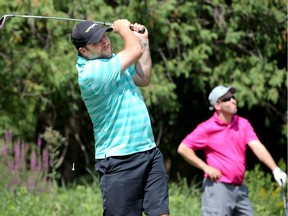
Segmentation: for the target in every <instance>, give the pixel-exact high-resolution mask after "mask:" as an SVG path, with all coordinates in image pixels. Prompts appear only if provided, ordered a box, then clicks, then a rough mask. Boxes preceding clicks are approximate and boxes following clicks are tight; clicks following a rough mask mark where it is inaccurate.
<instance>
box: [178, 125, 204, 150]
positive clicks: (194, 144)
mask: <svg viewBox="0 0 288 216" xmlns="http://www.w3.org/2000/svg"><path fill="white" fill-rule="evenodd" d="M182 143H183V144H185V145H186V146H187V147H188V148H191V149H193V150H199V149H202V148H204V147H205V146H206V144H207V132H206V131H205V129H204V126H203V124H200V125H198V126H197V127H196V128H195V129H194V130H193V131H192V132H191V133H190V134H188V135H187V136H186V137H185V138H184V139H183V140H182Z"/></svg>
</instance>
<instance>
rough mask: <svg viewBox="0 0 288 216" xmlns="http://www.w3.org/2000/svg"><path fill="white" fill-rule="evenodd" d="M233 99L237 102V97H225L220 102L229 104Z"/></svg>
mask: <svg viewBox="0 0 288 216" xmlns="http://www.w3.org/2000/svg"><path fill="white" fill-rule="evenodd" d="M231 98H233V99H234V100H235V97H234V96H233V95H232V96H228V97H224V98H222V99H221V100H219V101H220V102H227V101H230V100H231Z"/></svg>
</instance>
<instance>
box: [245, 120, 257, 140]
mask: <svg viewBox="0 0 288 216" xmlns="http://www.w3.org/2000/svg"><path fill="white" fill-rule="evenodd" d="M245 128H246V143H249V142H251V141H254V140H259V138H258V136H257V135H256V133H255V131H254V129H253V127H252V125H251V124H250V122H249V121H248V120H247V122H246V126H245Z"/></svg>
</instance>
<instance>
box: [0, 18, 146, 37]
mask: <svg viewBox="0 0 288 216" xmlns="http://www.w3.org/2000/svg"><path fill="white" fill-rule="evenodd" d="M7 17H21V18H34V19H54V20H66V21H77V22H83V21H85V20H83V19H73V18H64V17H52V16H34V15H16V14H6V15H4V16H2V17H1V19H0V29H1V28H3V26H4V24H5V21H6V18H7ZM94 22H95V23H96V24H98V25H104V26H109V27H113V24H112V23H110V22H97V21H94ZM131 30H132V31H133V26H131ZM144 32H145V28H143V29H141V30H140V31H139V33H142V34H143V33H144Z"/></svg>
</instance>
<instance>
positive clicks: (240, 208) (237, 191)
mask: <svg viewBox="0 0 288 216" xmlns="http://www.w3.org/2000/svg"><path fill="white" fill-rule="evenodd" d="M201 211H202V216H244V215H245V216H254V211H253V208H252V205H251V203H250V201H249V198H248V189H247V187H246V186H245V185H232V184H225V183H221V182H214V181H211V180H210V179H206V178H205V179H204V180H203V192H202V209H201Z"/></svg>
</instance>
